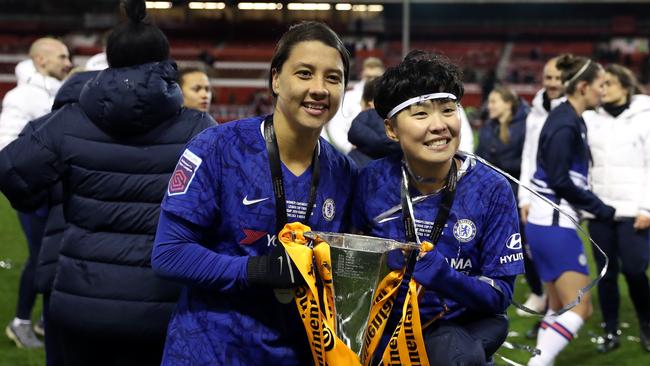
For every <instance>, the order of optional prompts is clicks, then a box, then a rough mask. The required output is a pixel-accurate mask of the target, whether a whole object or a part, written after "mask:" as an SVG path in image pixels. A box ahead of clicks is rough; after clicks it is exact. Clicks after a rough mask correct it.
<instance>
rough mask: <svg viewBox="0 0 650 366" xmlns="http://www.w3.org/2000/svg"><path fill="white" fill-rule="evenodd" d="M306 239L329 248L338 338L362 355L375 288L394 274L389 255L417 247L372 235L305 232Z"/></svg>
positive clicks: (407, 251)
mask: <svg viewBox="0 0 650 366" xmlns="http://www.w3.org/2000/svg"><path fill="white" fill-rule="evenodd" d="M305 237H307V238H310V239H315V238H316V237H319V238H320V239H322V240H324V241H325V242H326V243H328V244H329V245H330V253H331V261H332V280H333V283H334V309H335V311H336V335H337V336H338V337H339V338H340V339H341V340H342V341H343V342H345V344H346V345H347V346H348V347H350V349H351V350H352V351H354V352H355V353H356V354H357V355H359V356H360V354H361V347H362V345H363V336H364V331H365V329H366V325H367V323H368V317H369V316H370V307H371V305H372V299H373V296H374V293H375V289H376V288H377V285H379V282H380V281H381V280H382V279H383V278H384V277H385V276H386V275H387V274H388V273H389V272H390V271H391V270H390V269H389V267H388V265H387V260H388V255H387V253H388V252H389V251H391V250H394V249H401V250H402V251H403V252H404V253H405V254H408V253H409V252H410V251H411V250H413V249H417V247H418V246H417V245H416V244H406V243H400V242H398V241H395V240H390V239H382V238H375V237H371V236H363V235H353V234H338V233H326V232H316V231H312V232H309V233H305Z"/></svg>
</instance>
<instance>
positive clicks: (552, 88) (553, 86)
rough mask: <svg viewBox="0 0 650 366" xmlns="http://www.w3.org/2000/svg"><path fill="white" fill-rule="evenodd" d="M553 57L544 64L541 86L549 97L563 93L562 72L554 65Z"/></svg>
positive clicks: (555, 97)
mask: <svg viewBox="0 0 650 366" xmlns="http://www.w3.org/2000/svg"><path fill="white" fill-rule="evenodd" d="M556 65H557V62H556V60H555V59H552V60H550V61H549V62H547V63H546V65H545V66H544V74H543V81H542V83H543V86H544V88H545V89H546V95H547V96H548V97H549V99H557V98H559V97H561V96H562V94H564V87H563V86H562V72H561V71H560V70H558V68H557V67H556Z"/></svg>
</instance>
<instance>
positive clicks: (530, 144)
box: [517, 89, 566, 207]
mask: <svg viewBox="0 0 650 366" xmlns="http://www.w3.org/2000/svg"><path fill="white" fill-rule="evenodd" d="M545 91H546V89H541V90H540V91H538V92H537V94H535V97H534V98H533V103H532V106H531V108H530V112H529V113H528V117H526V137H525V139H524V147H523V150H522V152H521V173H520V174H519V181H520V182H521V184H523V185H525V186H527V187H530V186H531V185H530V180H531V179H532V178H533V174H535V170H536V169H537V143H538V142H539V134H540V133H541V132H542V127H544V122H546V118H547V117H548V112H547V111H546V109H544V92H545ZM565 100H566V98H565V97H562V98H558V99H553V100H551V109H555V107H557V106H559V105H560V104H562V102H564V101H565ZM530 196H532V193H530V192H529V191H528V190H526V189H525V188H522V187H521V186H519V192H518V195H517V197H518V198H519V207H522V206H525V205H528V204H530V199H531V197H530Z"/></svg>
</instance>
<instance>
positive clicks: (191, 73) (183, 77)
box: [178, 67, 212, 113]
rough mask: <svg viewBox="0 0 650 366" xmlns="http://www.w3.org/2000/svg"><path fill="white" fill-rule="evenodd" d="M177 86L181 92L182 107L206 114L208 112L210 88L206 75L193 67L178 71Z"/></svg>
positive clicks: (210, 100) (210, 97) (210, 98)
mask: <svg viewBox="0 0 650 366" xmlns="http://www.w3.org/2000/svg"><path fill="white" fill-rule="evenodd" d="M178 85H180V87H181V90H182V91H183V106H185V107H186V108H192V109H196V110H199V111H201V112H206V113H207V112H209V111H210V103H211V102H212V87H211V86H210V79H209V78H208V74H206V73H205V72H204V71H202V70H200V69H198V68H193V67H191V68H183V69H180V70H179V71H178Z"/></svg>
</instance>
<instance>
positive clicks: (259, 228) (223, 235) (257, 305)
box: [162, 117, 356, 365]
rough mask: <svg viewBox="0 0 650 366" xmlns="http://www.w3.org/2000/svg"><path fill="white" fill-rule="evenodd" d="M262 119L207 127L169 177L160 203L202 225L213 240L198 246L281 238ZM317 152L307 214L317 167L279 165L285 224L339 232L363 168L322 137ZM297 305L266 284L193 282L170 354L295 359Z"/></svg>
mask: <svg viewBox="0 0 650 366" xmlns="http://www.w3.org/2000/svg"><path fill="white" fill-rule="evenodd" d="M263 120H264V119H263V117H255V118H250V119H245V120H241V121H235V122H230V123H227V124H225V125H221V126H217V127H213V128H210V129H208V130H206V131H204V132H203V133H201V134H200V135H198V136H197V137H196V138H195V139H194V140H193V141H192V142H190V144H189V145H188V146H187V149H186V150H185V152H184V153H183V155H182V156H181V158H180V160H179V162H178V165H177V167H176V170H175V172H174V174H173V175H172V178H171V180H170V183H169V187H168V191H167V195H166V197H165V198H164V200H163V203H162V209H163V210H164V211H165V212H167V213H171V214H173V215H176V216H178V217H180V218H182V219H185V220H187V221H189V222H191V223H193V224H196V225H198V226H199V227H201V228H203V229H204V230H205V231H206V232H207V233H206V234H204V235H203V237H204V238H211V239H206V240H205V241H206V242H204V243H200V244H201V245H203V246H205V247H207V248H208V249H210V250H212V251H214V252H216V253H219V254H224V255H229V256H257V255H264V254H266V253H267V252H268V251H269V250H270V249H269V248H270V246H273V245H276V244H277V243H276V241H277V237H276V234H277V233H276V232H275V225H276V218H275V215H276V211H275V197H274V192H273V187H272V184H271V182H272V180H271V173H270V168H269V158H268V152H267V149H266V144H265V141H264V138H263V134H262V131H263V130H262V129H263ZM317 153H318V158H319V162H320V181H319V185H318V188H317V193H316V200H315V206H314V208H313V210H312V214H311V217H309V218H307V219H305V217H304V216H305V212H306V211H307V203H308V201H309V190H310V186H311V178H312V170H311V169H312V167H310V168H309V169H308V170H306V171H305V172H304V173H303V174H302V175H300V176H295V175H294V174H292V173H291V172H290V171H289V170H288V169H287V168H286V167H285V166H284V165H283V166H282V174H283V180H284V189H285V194H286V200H287V216H288V221H289V222H294V221H302V222H303V223H305V224H307V225H308V226H310V227H311V228H312V229H313V230H319V231H330V232H340V231H342V230H345V229H346V226H347V223H346V217H347V216H348V215H346V213H347V211H348V210H349V207H348V206H349V197H350V194H351V192H352V188H353V185H354V179H355V176H356V168H355V167H354V165H353V164H352V163H351V162H350V161H349V160H348V159H347V158H346V157H344V156H343V155H341V154H340V153H338V152H337V151H335V150H334V148H332V146H330V145H329V144H328V143H327V142H325V141H324V140H323V139H320V141H319V144H318V148H317ZM225 270H227V269H226V268H224V271H225ZM242 275H244V276H245V274H242ZM295 308H296V307H295V305H294V304H288V305H284V304H279V303H278V301H277V300H276V299H275V297H274V295H273V292H272V291H271V290H267V289H253V288H246V289H234V290H233V289H228V291H224V292H219V291H214V290H208V289H201V288H198V287H195V286H191V285H190V286H186V287H185V288H184V291H183V292H182V295H181V299H180V300H179V303H178V306H177V309H176V311H175V312H174V315H173V316H172V320H171V322H170V325H169V330H168V339H167V344H166V351H165V352H166V353H165V360H166V361H169V362H168V364H176V363H178V364H180V363H182V362H181V361H180V360H181V359H185V360H186V359H187V358H186V357H184V356H183V355H187V353H188V352H190V353H193V354H192V356H191V357H192V359H193V361H196V362H195V363H196V364H211V365H216V364H219V365H240V364H241V365H247V364H267V365H279V364H283V365H298V364H300V363H301V362H304V358H303V359H302V360H301V357H303V356H305V354H302V356H301V354H300V352H298V351H297V350H298V349H299V348H300V347H302V346H303V345H304V344H306V337H305V331H304V329H303V328H302V327H303V326H302V323H301V321H300V319H299V317H298V316H297V313H296V311H295ZM188 350H196V351H197V352H192V351H188ZM176 356H178V360H179V361H178V362H174V361H173V360H174V359H175V358H176ZM307 356H309V357H311V356H310V355H309V354H308V353H307Z"/></svg>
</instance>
